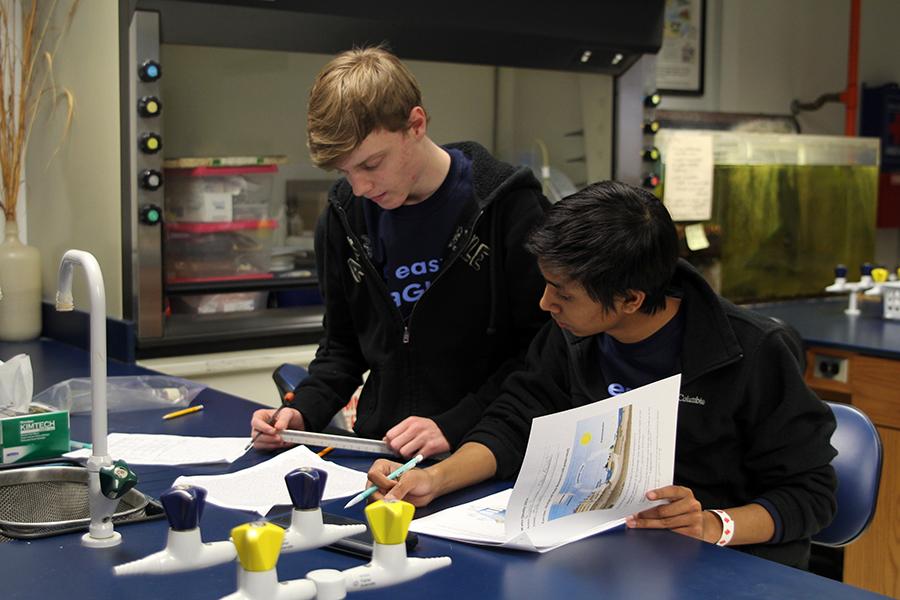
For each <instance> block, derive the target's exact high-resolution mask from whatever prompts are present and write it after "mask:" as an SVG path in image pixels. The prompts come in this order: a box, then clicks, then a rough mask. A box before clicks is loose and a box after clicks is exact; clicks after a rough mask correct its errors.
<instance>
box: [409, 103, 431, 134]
mask: <svg viewBox="0 0 900 600" xmlns="http://www.w3.org/2000/svg"><path fill="white" fill-rule="evenodd" d="M407 124H408V125H409V130H408V131H409V132H410V133H411V134H412V135H413V136H415V137H416V138H417V139H418V138H421V137H423V136H424V135H425V131H426V129H427V128H428V116H427V115H426V114H425V109H424V108H422V107H421V106H413V107H412V110H410V111H409V119H407Z"/></svg>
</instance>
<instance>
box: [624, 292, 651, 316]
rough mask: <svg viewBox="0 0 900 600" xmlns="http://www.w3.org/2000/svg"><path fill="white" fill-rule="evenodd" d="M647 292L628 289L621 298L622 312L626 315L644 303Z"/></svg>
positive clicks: (632, 312) (638, 308)
mask: <svg viewBox="0 0 900 600" xmlns="http://www.w3.org/2000/svg"><path fill="white" fill-rule="evenodd" d="M646 299H647V294H646V293H645V292H642V291H640V290H628V291H627V292H625V297H624V298H623V299H622V309H621V310H622V312H624V313H625V314H627V315H630V314H634V313H636V312H637V311H638V310H640V308H641V306H643V305H644V300H646Z"/></svg>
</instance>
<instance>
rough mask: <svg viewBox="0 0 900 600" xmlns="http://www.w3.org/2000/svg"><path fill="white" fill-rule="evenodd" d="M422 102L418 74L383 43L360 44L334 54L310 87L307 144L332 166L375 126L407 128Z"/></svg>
mask: <svg viewBox="0 0 900 600" xmlns="http://www.w3.org/2000/svg"><path fill="white" fill-rule="evenodd" d="M421 105H422V93H421V92H420V90H419V84H418V83H417V82H416V78H415V77H413V75H412V73H410V72H409V69H407V68H406V67H405V66H404V65H403V63H402V62H400V59H398V58H397V57H396V56H394V55H393V54H391V53H390V52H388V51H387V50H385V49H384V48H381V47H371V48H355V49H353V50H348V51H347V52H343V53H341V54H339V55H337V56H336V57H335V58H333V59H332V60H331V61H330V62H329V63H328V64H327V65H325V67H323V68H322V70H321V71H320V72H319V74H318V76H316V80H315V82H314V83H313V87H312V90H310V92H309V106H308V110H307V116H306V131H307V146H308V147H309V155H310V158H311V159H312V161H313V163H314V164H315V165H317V166H319V167H322V168H326V169H330V168H333V167H334V165H335V163H337V162H338V161H340V160H341V159H342V158H344V157H345V156H347V155H349V154H350V153H351V152H353V151H354V150H355V149H356V148H357V147H358V146H359V145H360V144H361V143H362V141H363V140H364V139H365V138H366V136H368V135H369V134H370V133H372V132H373V131H375V130H379V129H383V130H386V131H401V130H405V129H406V128H407V127H408V126H409V124H408V122H409V114H410V111H412V109H413V108H415V107H416V106H421Z"/></svg>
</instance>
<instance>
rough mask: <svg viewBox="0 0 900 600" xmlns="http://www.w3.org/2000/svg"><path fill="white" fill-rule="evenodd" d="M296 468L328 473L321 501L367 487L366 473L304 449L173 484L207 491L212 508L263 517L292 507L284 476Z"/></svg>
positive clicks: (183, 478)
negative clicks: (243, 466) (279, 507)
mask: <svg viewBox="0 0 900 600" xmlns="http://www.w3.org/2000/svg"><path fill="white" fill-rule="evenodd" d="M298 467H315V468H317V469H322V470H323V471H325V472H326V473H328V481H327V482H326V484H325V493H324V494H323V496H322V499H323V500H331V499H333V498H342V497H345V496H350V495H355V494H358V493H359V492H361V491H363V490H364V489H365V487H366V479H367V478H366V474H365V473H363V472H362V471H356V470H354V469H348V468H347V467H342V466H341V465H338V464H336V463H333V462H330V461H326V460H322V458H321V457H319V456H318V455H317V454H316V453H315V452H313V451H312V450H310V449H309V448H307V447H306V446H297V447H296V448H292V449H291V450H288V451H287V452H283V453H281V454H279V455H278V456H276V457H274V458H271V459H269V460H267V461H266V462H264V463H260V464H258V465H254V466H252V467H250V468H247V469H243V470H241V471H236V472H234V473H226V474H224V475H192V476H190V477H185V476H183V477H179V478H178V479H176V480H175V484H176V485H196V486H199V487H202V488H204V489H206V492H207V495H206V500H207V501H208V502H212V503H213V504H217V505H219V506H223V507H225V508H234V509H238V510H250V511H254V512H257V513H259V514H260V515H265V514H266V513H268V512H269V511H270V510H271V509H272V507H273V506H278V505H282V504H290V503H291V497H290V495H289V494H288V490H287V486H286V485H285V483H284V476H285V475H287V474H288V473H290V472H291V471H293V470H294V469H296V468H298Z"/></svg>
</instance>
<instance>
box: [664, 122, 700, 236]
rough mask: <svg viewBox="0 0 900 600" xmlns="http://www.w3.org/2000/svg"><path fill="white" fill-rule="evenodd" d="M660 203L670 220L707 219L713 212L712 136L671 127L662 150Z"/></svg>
mask: <svg viewBox="0 0 900 600" xmlns="http://www.w3.org/2000/svg"><path fill="white" fill-rule="evenodd" d="M662 160H663V163H664V164H665V180H664V188H663V203H664V204H665V205H666V208H667V209H669V214H671V215H672V220H673V221H708V220H709V219H710V217H711V216H712V189H713V188H712V183H713V138H712V136H710V135H707V134H702V133H693V132H688V131H673V132H670V134H669V136H668V142H667V143H666V145H665V149H664V151H663V154H662Z"/></svg>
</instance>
